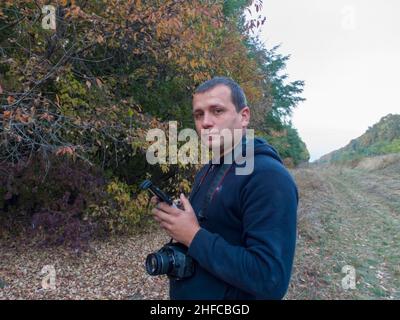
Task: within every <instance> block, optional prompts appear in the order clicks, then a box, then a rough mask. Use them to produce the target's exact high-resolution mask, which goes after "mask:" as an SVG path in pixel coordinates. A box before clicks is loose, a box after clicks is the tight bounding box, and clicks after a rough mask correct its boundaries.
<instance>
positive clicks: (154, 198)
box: [150, 196, 160, 205]
mask: <svg viewBox="0 0 400 320" xmlns="http://www.w3.org/2000/svg"><path fill="white" fill-rule="evenodd" d="M159 202H160V199H159V198H158V197H157V196H152V197H151V199H150V203H151V204H153V205H156V204H157V203H159Z"/></svg>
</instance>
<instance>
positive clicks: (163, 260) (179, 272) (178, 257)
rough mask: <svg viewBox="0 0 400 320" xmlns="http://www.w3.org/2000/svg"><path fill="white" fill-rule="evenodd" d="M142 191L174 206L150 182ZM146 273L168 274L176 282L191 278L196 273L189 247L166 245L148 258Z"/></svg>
mask: <svg viewBox="0 0 400 320" xmlns="http://www.w3.org/2000/svg"><path fill="white" fill-rule="evenodd" d="M140 188H141V189H142V190H149V191H150V192H151V193H152V194H154V195H155V196H157V197H158V198H159V199H160V200H161V201H163V202H166V203H168V204H169V205H174V203H173V201H172V199H171V197H169V196H168V195H167V194H166V193H165V192H163V191H161V190H160V189H159V188H158V187H156V186H155V185H154V184H153V183H152V182H151V181H150V180H145V181H143V182H142V183H141V185H140ZM146 271H147V273H148V274H149V275H152V276H158V275H162V274H166V275H168V276H169V277H171V278H174V279H175V280H180V279H184V278H189V277H191V276H192V275H193V273H194V261H193V259H192V257H190V256H189V255H188V254H187V247H186V246H185V245H183V244H181V243H179V242H175V243H174V242H172V239H171V241H170V242H169V243H167V244H165V245H164V246H163V247H162V248H161V249H160V250H158V251H157V252H154V253H150V254H149V255H148V256H147V258H146Z"/></svg>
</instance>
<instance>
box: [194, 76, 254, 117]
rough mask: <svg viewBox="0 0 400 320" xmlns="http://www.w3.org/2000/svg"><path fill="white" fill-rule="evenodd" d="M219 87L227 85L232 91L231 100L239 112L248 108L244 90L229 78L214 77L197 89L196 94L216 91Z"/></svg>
mask: <svg viewBox="0 0 400 320" xmlns="http://www.w3.org/2000/svg"><path fill="white" fill-rule="evenodd" d="M218 85H225V86H227V87H228V88H229V89H230V90H231V100H232V103H233V104H234V106H235V108H236V111H237V112H239V111H240V110H242V109H243V108H244V107H246V106H247V99H246V95H245V94H244V91H243V89H242V88H241V87H240V86H239V85H238V84H237V82H235V81H234V80H233V79H231V78H228V77H214V78H212V79H210V80H207V81H205V82H203V83H202V84H200V85H199V86H198V87H197V88H196V90H195V92H194V94H196V93H203V92H206V91H208V90H211V89H214V88H215V87H216V86H218Z"/></svg>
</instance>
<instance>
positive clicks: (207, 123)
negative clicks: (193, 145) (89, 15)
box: [201, 113, 214, 129]
mask: <svg viewBox="0 0 400 320" xmlns="http://www.w3.org/2000/svg"><path fill="white" fill-rule="evenodd" d="M201 126H202V128H203V129H210V128H212V127H213V126H214V122H213V120H212V117H211V116H210V115H208V114H207V113H205V114H204V116H203V121H202V122H201Z"/></svg>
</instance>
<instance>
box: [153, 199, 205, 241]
mask: <svg viewBox="0 0 400 320" xmlns="http://www.w3.org/2000/svg"><path fill="white" fill-rule="evenodd" d="M157 199H158V198H157V197H153V198H152V199H151V202H152V203H158V204H157V206H156V207H155V208H154V209H153V210H152V213H153V215H154V219H155V220H156V221H158V222H159V223H160V226H161V227H162V228H163V229H164V230H165V231H166V232H167V233H168V235H169V236H170V237H171V238H173V239H174V240H175V241H178V242H180V243H182V244H184V245H185V246H187V247H189V246H190V244H191V242H192V240H193V238H194V236H195V235H196V233H197V231H199V230H200V225H199V223H198V221H197V217H196V214H195V213H194V210H193V208H192V205H191V204H190V202H189V200H188V199H187V198H186V197H185V196H184V195H183V193H181V196H180V200H181V203H182V205H183V208H184V210H181V209H178V208H174V207H172V206H169V205H168V204H166V203H165V202H159V200H158V201H157Z"/></svg>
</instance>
